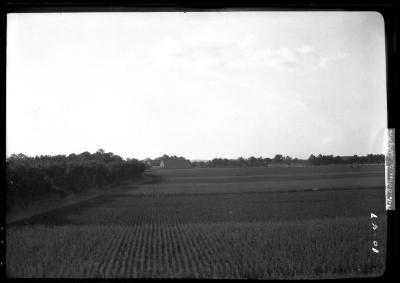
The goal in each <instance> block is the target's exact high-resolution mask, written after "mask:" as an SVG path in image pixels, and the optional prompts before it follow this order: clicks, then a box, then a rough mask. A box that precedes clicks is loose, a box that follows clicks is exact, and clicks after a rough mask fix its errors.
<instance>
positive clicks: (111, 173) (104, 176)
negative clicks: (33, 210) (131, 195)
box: [6, 149, 145, 210]
mask: <svg viewBox="0 0 400 283" xmlns="http://www.w3.org/2000/svg"><path fill="white" fill-rule="evenodd" d="M6 170H7V174H6V178H7V209H8V210H9V209H11V208H12V207H13V206H14V205H16V204H18V205H21V204H25V203H28V202H30V201H32V200H34V199H40V198H42V197H43V196H49V195H58V196H61V197H63V196H65V195H67V194H69V193H79V192H82V191H84V190H87V189H88V188H93V187H102V186H105V185H112V184H120V183H121V182H123V181H129V180H135V179H137V178H138V177H140V176H141V175H142V173H143V172H144V170H145V165H144V163H143V162H140V161H139V160H136V159H127V160H124V159H123V158H121V157H120V156H118V155H114V154H113V153H111V152H105V151H104V150H102V149H99V150H98V151H97V152H96V153H93V154H91V153H89V152H83V153H81V154H70V155H68V156H65V155H56V156H49V155H41V156H36V157H28V156H26V155H24V154H13V155H11V156H10V157H9V158H7V160H6Z"/></svg>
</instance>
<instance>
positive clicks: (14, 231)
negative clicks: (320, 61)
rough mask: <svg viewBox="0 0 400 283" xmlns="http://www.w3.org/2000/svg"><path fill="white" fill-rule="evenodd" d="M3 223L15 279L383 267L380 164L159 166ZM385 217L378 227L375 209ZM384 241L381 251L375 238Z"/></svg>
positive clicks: (325, 272)
mask: <svg viewBox="0 0 400 283" xmlns="http://www.w3.org/2000/svg"><path fill="white" fill-rule="evenodd" d="M147 174H148V182H147V183H144V184H141V185H136V184H132V186H131V187H129V186H128V188H127V189H126V190H125V191H122V192H121V191H119V192H118V193H115V194H108V195H103V196H99V197H96V198H93V199H90V200H86V201H83V202H80V203H76V204H73V205H70V206H66V207H63V208H58V209H55V210H52V211H50V212H47V213H42V214H40V215H36V216H34V217H31V218H28V219H25V220H22V221H18V222H14V223H11V224H9V225H8V226H7V245H6V252H7V254H6V255H7V265H6V267H7V274H8V276H10V277H67V278H93V277H94V278H103V277H106V278H116V277H118V278H119V277H124V278H125V277H140V278H147V277H152V278H154V277H164V278H165V277H170V278H180V277H190V278H268V279H269V278H283V279H286V278H337V277H360V276H379V275H380V274H382V273H383V272H384V268H385V246H386V229H385V228H386V217H385V210H384V208H385V207H384V167H383V166H362V167H349V166H320V167H312V168H311V167H304V168H300V167H299V168H291V167H289V168H240V169H239V168H212V169H209V168H204V169H199V168H198V169H180V170H167V169H164V170H163V169H158V170H151V171H149V172H148V173H147ZM371 212H372V213H375V214H377V215H378V220H375V223H377V224H378V225H379V229H378V230H377V231H375V235H374V231H373V230H372V228H371V220H370V213H371ZM375 239H376V240H378V243H379V250H380V252H379V253H378V254H375V253H373V252H372V250H371V247H372V241H373V240H375Z"/></svg>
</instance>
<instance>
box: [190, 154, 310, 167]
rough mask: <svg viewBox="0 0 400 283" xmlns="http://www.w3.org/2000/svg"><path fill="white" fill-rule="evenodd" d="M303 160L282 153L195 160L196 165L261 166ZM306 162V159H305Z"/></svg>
mask: <svg viewBox="0 0 400 283" xmlns="http://www.w3.org/2000/svg"><path fill="white" fill-rule="evenodd" d="M300 162H302V161H301V160H299V159H297V158H294V159H293V158H291V157H290V156H283V155H282V154H277V155H275V157H274V158H268V157H267V158H263V157H258V158H256V157H254V156H251V157H249V158H243V157H239V158H237V159H227V158H214V159H212V160H208V161H193V162H192V165H193V166H194V167H260V166H269V165H271V164H289V165H290V164H296V163H300ZM303 162H304V161H303Z"/></svg>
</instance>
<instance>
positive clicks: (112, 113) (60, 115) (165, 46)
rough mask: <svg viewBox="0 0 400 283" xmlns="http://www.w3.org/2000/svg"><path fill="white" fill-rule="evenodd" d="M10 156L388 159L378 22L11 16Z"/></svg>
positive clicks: (342, 17) (226, 15)
mask: <svg viewBox="0 0 400 283" xmlns="http://www.w3.org/2000/svg"><path fill="white" fill-rule="evenodd" d="M6 91H7V93H6V102H7V105H6V154H7V155H10V154H12V153H24V154H27V155H30V156H35V155H41V154H50V155H55V154H70V153H81V152H84V151H89V152H92V153H93V152H95V151H97V150H98V149H100V148H102V149H104V150H105V151H107V152H113V153H114V154H118V155H120V156H122V157H125V158H127V157H129V158H132V157H133V158H138V159H144V158H147V157H150V158H155V157H158V156H161V155H163V154H167V155H177V156H184V157H186V158H188V159H191V160H194V159H212V158H218V157H221V158H238V157H240V156H242V157H245V158H247V157H250V156H255V157H259V156H262V157H273V156H274V155H275V154H278V153H279V154H283V155H285V156H286V155H289V156H292V157H298V158H308V157H309V156H310V154H315V155H316V154H319V153H321V154H333V155H354V154H358V155H364V154H368V153H383V149H384V148H383V136H384V129H385V128H387V109H386V61H385V34H384V21H383V18H382V16H381V15H380V14H379V13H376V12H260V11H253V12H197V13H195V12H187V13H183V12H158V13H155V12H148V13H143V12H132V13H46V14H40V13H25V14H24V13H22V14H8V15H7V89H6Z"/></svg>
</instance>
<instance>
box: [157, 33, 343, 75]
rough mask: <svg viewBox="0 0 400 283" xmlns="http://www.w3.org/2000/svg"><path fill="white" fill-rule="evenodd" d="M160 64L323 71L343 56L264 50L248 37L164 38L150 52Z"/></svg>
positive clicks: (291, 49)
mask: <svg viewBox="0 0 400 283" xmlns="http://www.w3.org/2000/svg"><path fill="white" fill-rule="evenodd" d="M152 54H153V55H154V56H155V57H156V58H158V61H159V62H160V64H161V65H164V66H166V65H168V64H170V63H172V62H174V63H175V64H183V65H185V64H186V65H188V66H189V67H191V68H193V67H195V68H199V69H203V70H210V69H213V68H221V67H231V68H249V67H257V68H260V67H264V68H271V69H274V70H288V69H298V68H310V69H319V68H325V67H327V66H329V65H331V64H333V63H335V62H336V61H339V60H342V59H344V58H345V55H344V54H327V53H325V52H322V51H320V50H317V49H316V48H315V47H313V46H310V45H300V46H294V47H289V46H281V47H278V48H265V47H263V46H260V45H259V44H258V42H257V38H256V37H255V36H254V35H252V34H250V35H248V36H246V37H244V38H242V39H241V40H240V39H238V38H236V39H233V38H207V37H201V38H192V37H191V38H190V37H186V38H181V39H180V40H176V39H173V38H166V39H164V40H162V41H161V42H160V44H158V45H157V46H156V47H154V48H153V49H152Z"/></svg>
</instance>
